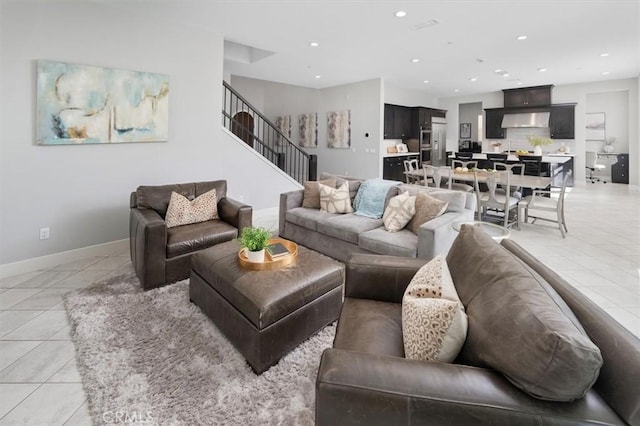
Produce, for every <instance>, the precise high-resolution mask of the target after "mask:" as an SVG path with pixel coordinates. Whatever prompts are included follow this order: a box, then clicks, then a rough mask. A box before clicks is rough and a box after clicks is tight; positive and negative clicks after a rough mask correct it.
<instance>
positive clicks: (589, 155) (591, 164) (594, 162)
mask: <svg viewBox="0 0 640 426" xmlns="http://www.w3.org/2000/svg"><path fill="white" fill-rule="evenodd" d="M585 164H586V166H585V167H586V168H587V169H589V176H587V180H590V181H591V183H596V182H602V183H607V182H606V181H604V180H602V179H600V178H599V177H597V176H594V175H593V173H594V172H596V171H599V170H603V169H604V168H605V166H604V164H598V154H596V153H595V152H593V151H587V152H586V158H585Z"/></svg>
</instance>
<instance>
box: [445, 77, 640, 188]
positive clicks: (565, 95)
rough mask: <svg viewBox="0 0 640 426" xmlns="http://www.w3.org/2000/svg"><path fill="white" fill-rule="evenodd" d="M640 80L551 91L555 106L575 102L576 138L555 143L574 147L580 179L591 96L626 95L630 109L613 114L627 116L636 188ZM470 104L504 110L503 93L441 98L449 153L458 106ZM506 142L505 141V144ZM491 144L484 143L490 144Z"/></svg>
mask: <svg viewBox="0 0 640 426" xmlns="http://www.w3.org/2000/svg"><path fill="white" fill-rule="evenodd" d="M639 80H640V79H638V78H633V79H623V80H609V81H602V82H593V83H581V84H570V85H558V86H555V87H554V88H553V89H552V98H551V99H552V101H553V103H554V104H561V103H576V104H577V105H576V110H575V114H576V130H575V139H574V140H571V141H560V140H556V141H555V143H556V145H558V147H559V146H560V144H561V143H563V142H564V143H565V144H566V145H567V146H570V147H571V150H572V152H573V153H575V154H576V157H575V163H574V169H575V176H576V179H577V180H584V178H585V167H584V166H585V162H584V152H585V149H586V147H587V146H586V142H585V120H586V115H585V114H586V112H587V108H588V102H587V99H588V97H590V96H592V95H593V94H598V93H612V92H625V93H627V95H626V96H627V97H628V98H627V108H626V110H623V111H615V112H614V111H612V112H611V114H613V115H616V116H618V117H625V118H624V120H626V125H625V124H621V125H625V126H626V127H627V129H628V141H629V176H630V178H629V183H630V184H631V185H635V186H637V185H638V184H639V181H640V179H639V176H640V170H639V168H640V146H639V145H640V142H639V134H640V115H639V114H640V113H639V108H640V107H639V100H638V86H639V83H638V82H639ZM470 102H482V108H483V109H484V108H502V106H503V93H502V92H501V91H500V92H491V93H483V94H478V95H472V96H460V97H451V98H440V99H439V106H438V107H439V108H441V109H446V110H448V113H447V150H449V151H452V150H453V151H455V150H457V141H458V122H459V117H458V105H459V104H465V103H470ZM505 141H506V140H503V141H502V142H505ZM489 143H490V141H486V142H485V148H486V145H488V144H489Z"/></svg>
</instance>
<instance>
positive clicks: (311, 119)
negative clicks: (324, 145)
mask: <svg viewBox="0 0 640 426" xmlns="http://www.w3.org/2000/svg"><path fill="white" fill-rule="evenodd" d="M298 138H299V144H300V146H302V147H304V148H317V147H318V114H317V113H315V112H314V113H311V114H300V115H299V116H298Z"/></svg>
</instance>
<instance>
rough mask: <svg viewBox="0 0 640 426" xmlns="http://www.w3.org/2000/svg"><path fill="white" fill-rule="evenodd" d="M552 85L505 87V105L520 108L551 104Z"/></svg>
mask: <svg viewBox="0 0 640 426" xmlns="http://www.w3.org/2000/svg"><path fill="white" fill-rule="evenodd" d="M552 87H553V85H548V86H536V87H523V88H521V89H504V90H503V92H504V107H505V108H520V107H538V106H548V105H551V88H552Z"/></svg>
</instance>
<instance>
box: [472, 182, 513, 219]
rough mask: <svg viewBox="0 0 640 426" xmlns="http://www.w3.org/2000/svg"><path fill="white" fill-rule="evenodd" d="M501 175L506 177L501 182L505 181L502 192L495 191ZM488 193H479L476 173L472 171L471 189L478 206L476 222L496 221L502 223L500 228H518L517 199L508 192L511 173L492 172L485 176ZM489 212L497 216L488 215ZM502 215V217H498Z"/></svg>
mask: <svg viewBox="0 0 640 426" xmlns="http://www.w3.org/2000/svg"><path fill="white" fill-rule="evenodd" d="M501 174H502V175H504V176H506V178H505V179H504V180H503V181H506V182H505V183H506V185H505V187H504V188H505V189H504V192H502V193H500V192H498V191H497V188H498V182H499V181H500V178H501ZM485 183H486V185H487V188H488V191H487V192H480V185H479V184H478V171H477V170H474V171H473V187H474V191H475V193H476V200H477V204H478V220H480V221H482V220H486V221H492V220H491V219H493V221H496V220H497V219H499V220H500V222H502V226H503V227H505V228H508V227H510V226H514V225H515V227H516V228H517V227H518V202H519V201H520V200H519V199H518V198H516V197H513V196H512V195H511V193H510V192H509V188H511V185H510V184H511V173H507V172H504V171H503V172H494V173H490V174H489V175H488V176H487V179H486V181H485ZM489 211H492V212H495V213H497V214H489ZM511 213H513V219H512V220H511V221H510V220H509V219H510V217H511ZM500 214H502V215H503V216H502V217H501V216H499V215H500Z"/></svg>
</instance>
